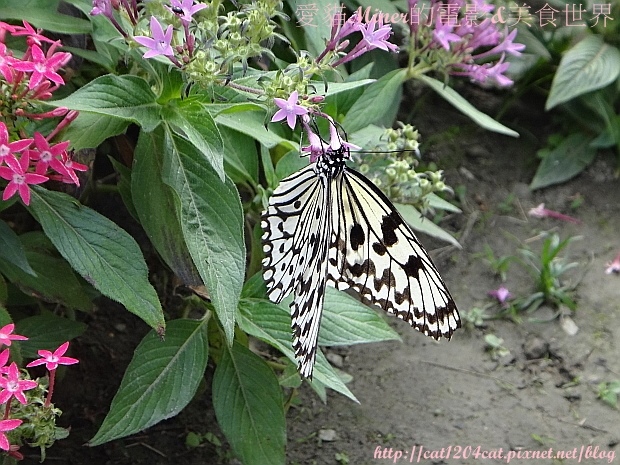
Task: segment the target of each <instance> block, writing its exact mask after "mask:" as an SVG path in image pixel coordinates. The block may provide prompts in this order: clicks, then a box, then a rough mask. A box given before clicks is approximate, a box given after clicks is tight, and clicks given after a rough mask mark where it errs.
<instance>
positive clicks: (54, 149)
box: [28, 132, 69, 175]
mask: <svg viewBox="0 0 620 465" xmlns="http://www.w3.org/2000/svg"><path fill="white" fill-rule="evenodd" d="M34 146H35V148H36V150H29V152H28V153H29V154H30V157H31V158H32V159H33V160H36V162H37V165H36V169H35V170H36V173H37V174H41V175H44V174H45V173H47V168H48V167H51V168H52V169H54V170H56V171H57V172H58V173H60V174H63V175H68V173H67V170H66V169H65V164H64V163H63V162H62V161H61V160H62V154H63V153H64V152H65V151H66V150H67V147H68V146H69V141H65V142H60V143H58V144H56V145H54V146H52V145H50V143H49V142H48V141H47V140H46V139H45V137H43V135H42V134H41V133H40V132H35V133H34Z"/></svg>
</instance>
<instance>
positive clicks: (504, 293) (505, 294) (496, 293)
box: [489, 285, 512, 305]
mask: <svg viewBox="0 0 620 465" xmlns="http://www.w3.org/2000/svg"><path fill="white" fill-rule="evenodd" d="M489 296H491V297H494V298H495V299H497V301H498V302H499V303H500V304H501V305H506V301H507V300H508V299H510V298H511V297H512V294H511V293H510V291H509V290H508V289H506V288H505V287H504V286H503V285H502V286H500V287H499V288H497V289H495V290H493V291H489Z"/></svg>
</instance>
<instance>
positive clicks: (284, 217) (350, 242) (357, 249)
mask: <svg viewBox="0 0 620 465" xmlns="http://www.w3.org/2000/svg"><path fill="white" fill-rule="evenodd" d="M348 158H349V150H348V148H345V146H343V145H341V146H340V147H337V148H335V149H334V148H332V147H331V146H328V147H326V148H325V149H324V150H322V153H321V154H320V155H319V156H318V158H317V159H316V162H315V163H313V164H310V165H308V166H306V167H304V168H302V169H301V170H299V171H297V172H296V173H293V174H292V175H290V176H289V177H287V178H285V179H283V180H282V181H281V182H280V185H279V186H278V187H277V188H276V190H275V191H274V193H273V195H272V196H271V199H270V201H269V207H268V208H267V210H266V211H265V212H264V213H263V216H262V221H261V226H262V228H263V231H264V234H263V237H262V239H263V250H264V252H265V259H264V260H263V270H264V271H263V275H264V278H265V282H266V284H267V296H268V297H269V299H270V300H271V301H273V302H276V303H279V302H280V301H282V299H284V298H285V297H286V296H287V295H289V294H290V293H291V292H292V293H294V299H293V302H292V303H291V317H292V327H293V349H294V350H295V355H296V358H297V360H298V362H299V370H300V373H301V374H302V375H303V376H305V377H311V375H312V369H313V365H314V359H315V357H316V350H317V342H318V333H319V325H320V318H321V313H322V310H323V298H324V294H325V287H326V286H328V285H329V286H333V287H335V288H336V289H340V290H344V289H348V288H352V289H354V290H355V291H357V292H358V293H359V294H360V296H361V297H362V298H363V299H364V300H366V301H369V302H370V303H372V304H374V305H377V306H379V307H381V308H382V309H383V310H385V311H386V312H387V313H390V314H393V315H395V316H397V317H398V318H401V319H403V320H405V321H407V322H408V323H409V324H410V325H411V326H413V327H414V328H416V329H418V330H420V331H421V332H423V333H424V334H426V335H428V336H431V337H433V338H435V339H439V338H440V337H445V338H450V337H451V336H452V333H453V332H454V330H455V329H456V328H458V327H460V318H459V315H458V311H457V309H456V305H455V303H454V300H453V299H452V297H451V296H450V293H449V291H448V289H447V288H446V286H445V284H444V282H443V280H442V279H441V276H440V275H439V272H438V271H437V269H436V268H435V266H434V264H433V263H432V261H431V259H430V257H429V256H428V254H427V253H426V251H425V250H424V248H423V247H422V245H421V244H420V242H419V241H418V240H417V238H416V237H415V235H414V233H413V232H412V231H411V229H410V228H409V226H407V224H406V223H405V221H404V220H403V218H402V217H401V216H400V214H399V213H398V212H397V211H396V209H395V208H394V206H393V205H392V204H391V202H390V201H389V200H388V198H387V197H386V196H385V195H384V194H383V193H382V192H381V191H380V190H379V188H377V187H376V186H375V185H374V184H372V182H370V181H369V180H368V179H367V178H366V177H364V176H363V175H362V174H361V173H359V172H357V171H355V170H353V169H351V168H349V167H348V166H347V165H346V160H347V159H348Z"/></svg>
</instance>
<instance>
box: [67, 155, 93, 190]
mask: <svg viewBox="0 0 620 465" xmlns="http://www.w3.org/2000/svg"><path fill="white" fill-rule="evenodd" d="M63 160H64V167H65V171H66V173H67V174H66V176H63V177H62V182H64V183H67V184H75V185H76V186H79V185H80V179H79V178H78V177H77V175H76V174H75V172H76V171H87V170H88V166H86V165H83V164H82V163H78V162H77V161H73V160H72V159H71V157H69V155H68V154H67V152H64V153H63Z"/></svg>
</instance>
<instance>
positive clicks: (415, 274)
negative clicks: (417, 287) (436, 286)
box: [403, 255, 424, 280]
mask: <svg viewBox="0 0 620 465" xmlns="http://www.w3.org/2000/svg"><path fill="white" fill-rule="evenodd" d="M423 267H424V263H422V259H421V258H420V257H418V256H417V255H409V260H407V263H405V264H404V265H403V270H404V271H405V273H406V274H407V276H409V277H410V278H415V279H418V280H419V278H420V276H419V274H420V270H421V269H422V268H423Z"/></svg>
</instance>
